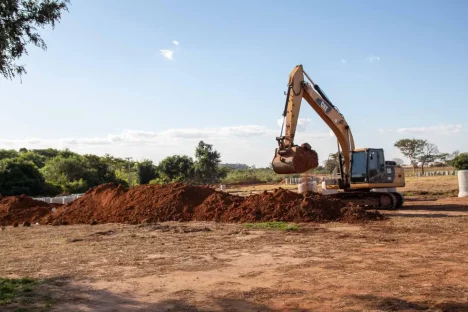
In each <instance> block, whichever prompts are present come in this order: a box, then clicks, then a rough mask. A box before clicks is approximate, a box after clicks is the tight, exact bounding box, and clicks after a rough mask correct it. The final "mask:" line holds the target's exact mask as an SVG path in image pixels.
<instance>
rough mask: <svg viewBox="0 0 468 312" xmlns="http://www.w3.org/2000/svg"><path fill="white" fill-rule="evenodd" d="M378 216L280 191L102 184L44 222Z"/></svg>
mask: <svg viewBox="0 0 468 312" xmlns="http://www.w3.org/2000/svg"><path fill="white" fill-rule="evenodd" d="M379 215H380V214H378V213H377V214H375V213H369V212H367V211H365V210H363V209H361V208H356V207H354V208H352V209H349V208H348V207H345V208H344V207H343V204H342V202H341V201H340V200H339V199H333V198H325V197H324V196H321V195H316V194H304V195H303V194H297V193H294V192H291V191H287V190H283V189H281V188H280V189H277V190H275V191H274V192H273V193H267V192H264V193H262V194H259V195H252V196H248V197H241V196H236V195H231V194H228V193H223V192H217V191H215V190H214V189H213V188H209V187H203V186H190V185H185V184H167V185H141V186H137V187H134V188H132V189H130V190H125V189H124V188H123V187H122V186H115V185H114V184H104V185H100V186H98V187H95V188H93V189H91V190H89V191H88V192H87V193H86V194H85V195H84V196H82V197H80V198H78V199H77V200H75V201H73V202H71V203H69V204H68V205H65V206H63V207H61V208H59V209H58V210H57V212H56V213H53V214H51V215H49V216H48V217H47V218H46V219H45V221H46V223H49V224H54V225H62V224H79V223H87V224H97V223H130V224H137V223H148V222H161V221H191V220H197V221H218V222H259V221H290V222H327V221H344V222H362V221H367V220H376V219H378V217H376V216H379Z"/></svg>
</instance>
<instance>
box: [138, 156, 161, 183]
mask: <svg viewBox="0 0 468 312" xmlns="http://www.w3.org/2000/svg"><path fill="white" fill-rule="evenodd" d="M137 168H138V180H139V181H140V184H148V183H149V182H150V181H151V180H154V179H156V178H157V177H158V174H157V172H156V167H155V166H154V164H153V162H152V161H151V160H148V159H146V160H143V161H142V162H139V163H138V165H137Z"/></svg>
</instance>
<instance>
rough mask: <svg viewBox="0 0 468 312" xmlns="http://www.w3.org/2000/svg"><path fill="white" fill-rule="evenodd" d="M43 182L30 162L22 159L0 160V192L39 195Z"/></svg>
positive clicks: (42, 178) (3, 193)
mask: <svg viewBox="0 0 468 312" xmlns="http://www.w3.org/2000/svg"><path fill="white" fill-rule="evenodd" d="M44 183H45V181H44V177H43V176H42V175H41V173H40V172H39V170H38V169H37V167H36V166H35V165H34V164H33V163H32V162H28V161H25V160H22V159H4V160H0V194H2V195H21V194H26V195H39V194H41V192H42V191H43V187H44Z"/></svg>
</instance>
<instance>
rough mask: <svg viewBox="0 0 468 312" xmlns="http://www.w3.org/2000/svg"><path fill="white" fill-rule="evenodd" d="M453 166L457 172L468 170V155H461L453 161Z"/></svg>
mask: <svg viewBox="0 0 468 312" xmlns="http://www.w3.org/2000/svg"><path fill="white" fill-rule="evenodd" d="M453 166H454V167H455V169H457V170H468V153H460V154H458V155H457V156H456V157H455V158H454V159H453Z"/></svg>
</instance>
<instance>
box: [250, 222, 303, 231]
mask: <svg viewBox="0 0 468 312" xmlns="http://www.w3.org/2000/svg"><path fill="white" fill-rule="evenodd" d="M244 228H246V229H261V230H279V231H297V230H299V225H297V224H295V223H288V222H279V221H275V222H259V223H245V224H244Z"/></svg>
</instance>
